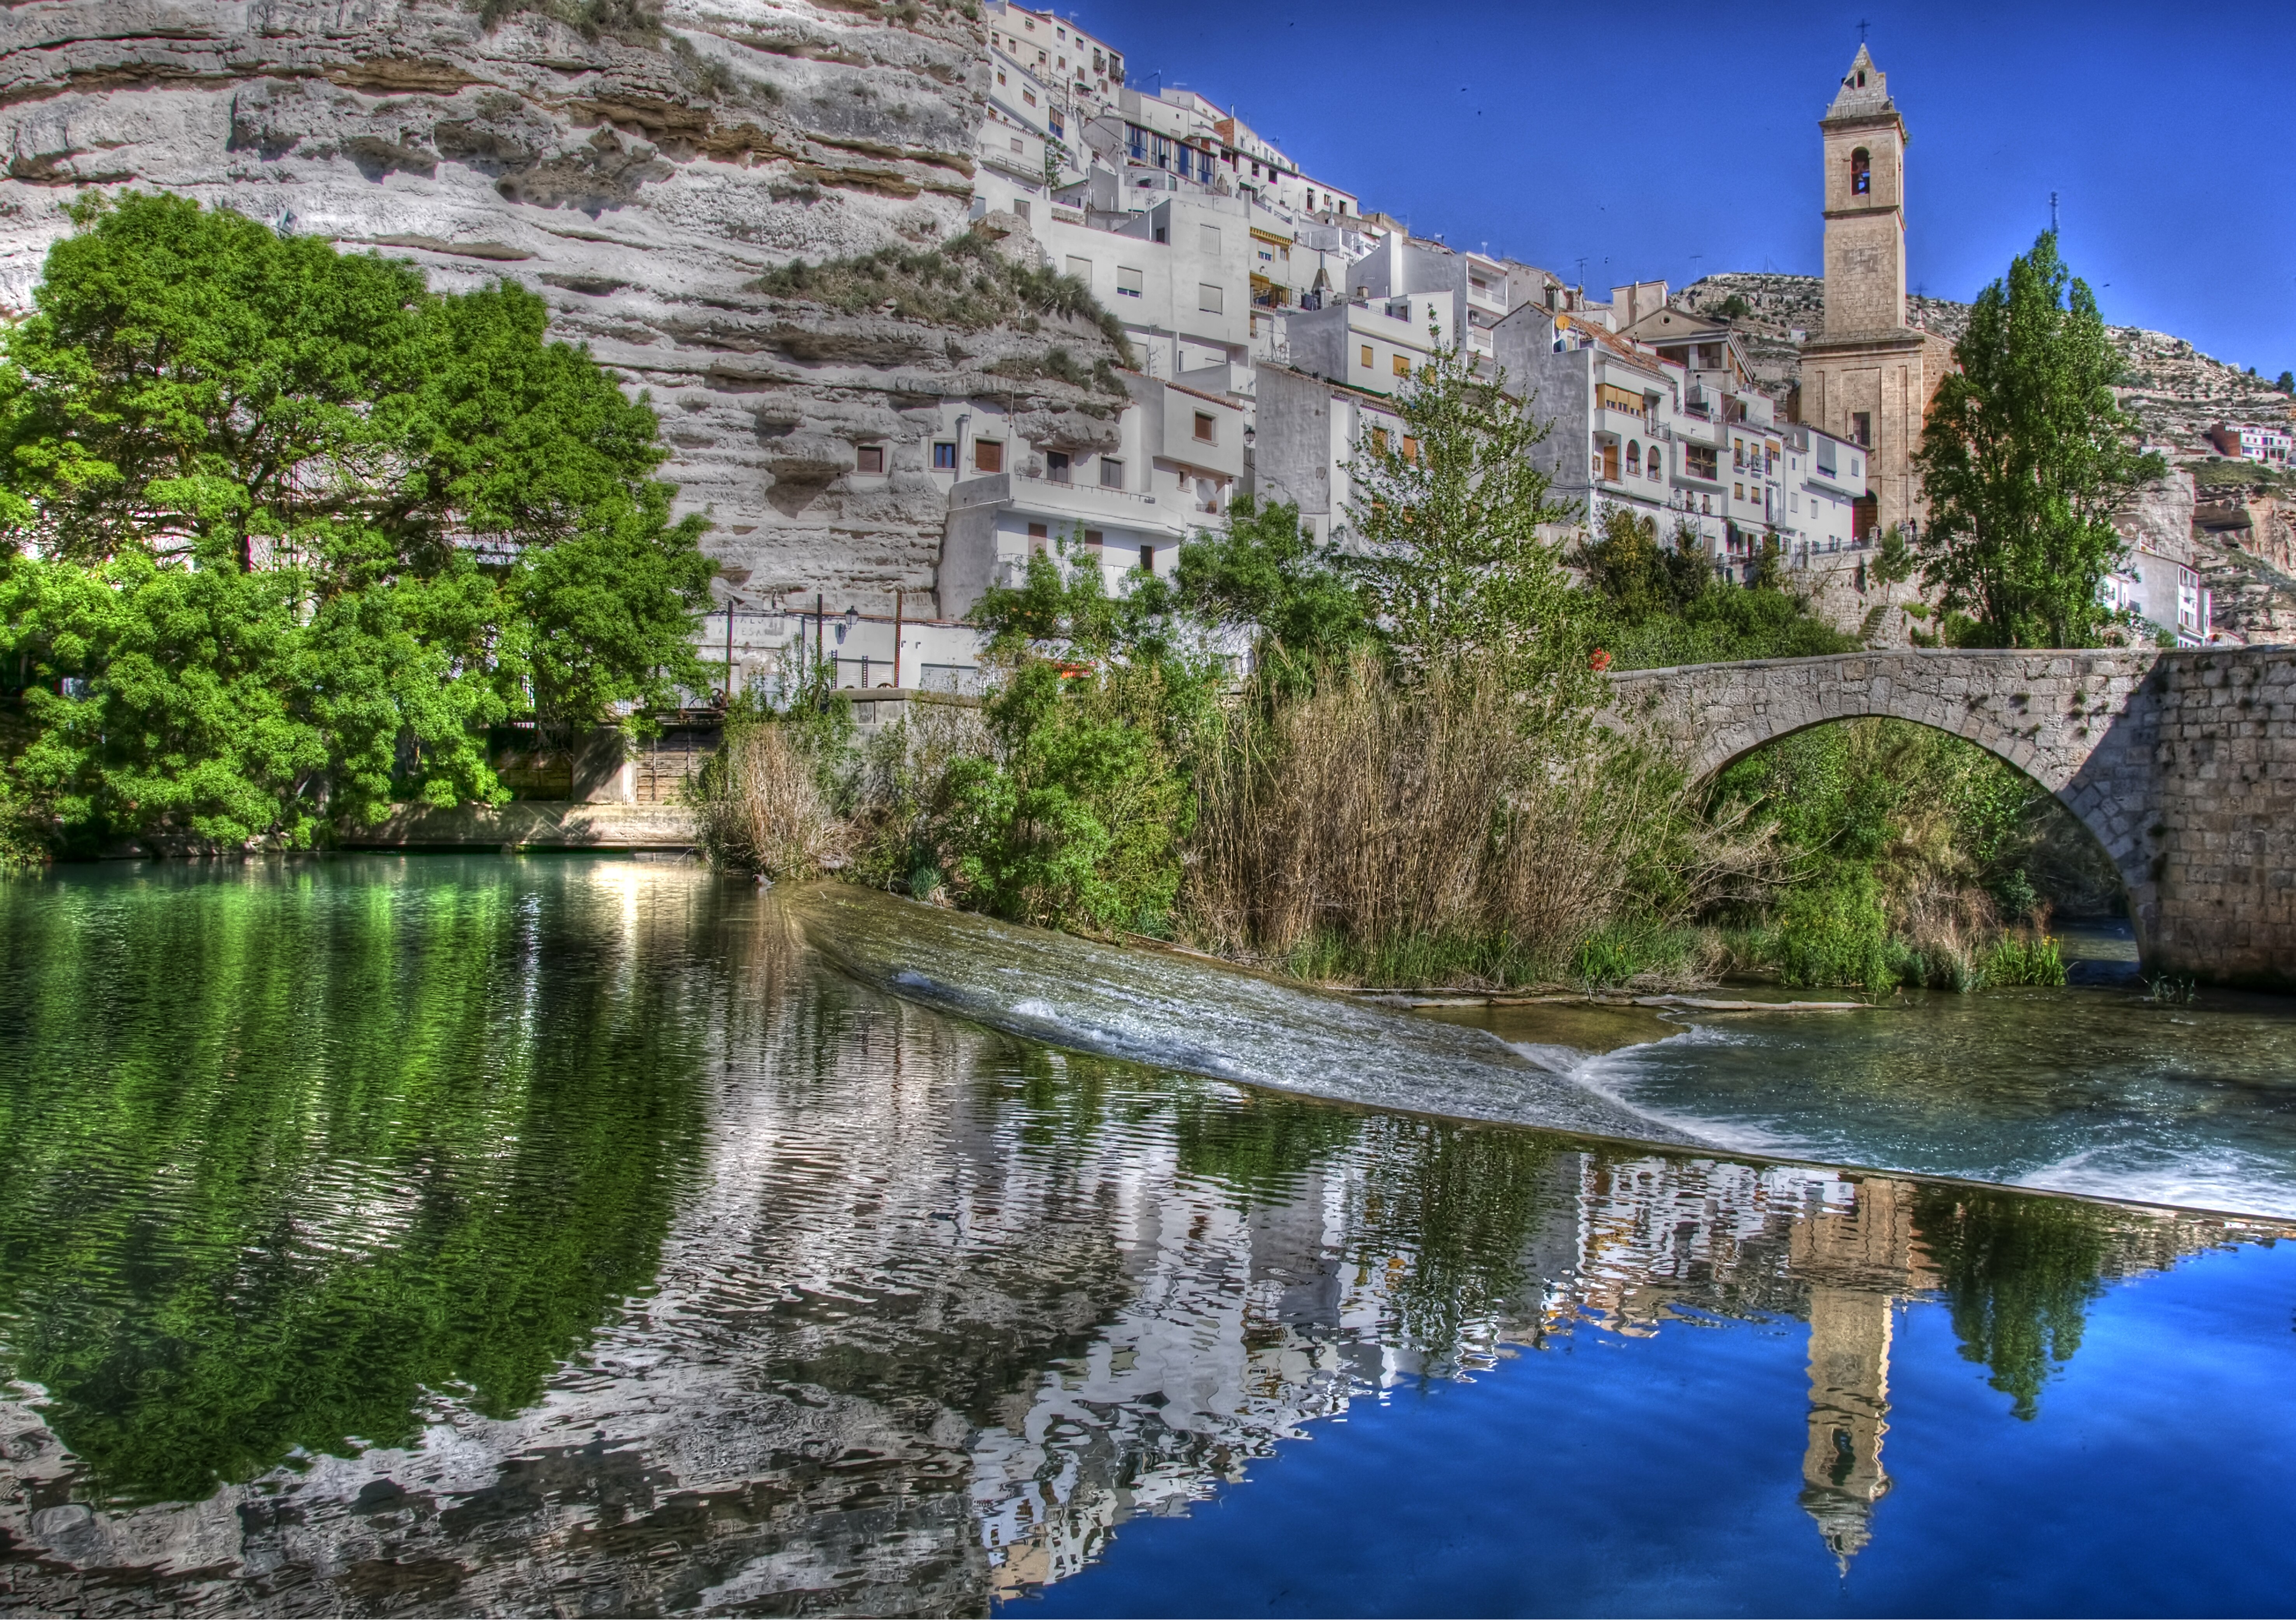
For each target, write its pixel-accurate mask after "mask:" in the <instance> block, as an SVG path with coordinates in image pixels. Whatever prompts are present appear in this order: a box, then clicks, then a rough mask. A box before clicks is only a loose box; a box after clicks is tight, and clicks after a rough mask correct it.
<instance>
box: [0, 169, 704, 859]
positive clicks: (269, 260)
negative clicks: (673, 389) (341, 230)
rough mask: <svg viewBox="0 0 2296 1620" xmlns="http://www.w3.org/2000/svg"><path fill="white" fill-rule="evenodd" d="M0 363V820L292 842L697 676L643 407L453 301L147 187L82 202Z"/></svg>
mask: <svg viewBox="0 0 2296 1620" xmlns="http://www.w3.org/2000/svg"><path fill="white" fill-rule="evenodd" d="M74 220H75V223H76V225H78V231H77V233H75V234H74V235H72V236H70V237H69V238H67V239H65V240H64V241H60V242H58V243H57V244H56V245H55V247H54V248H53V249H52V250H50V252H49V255H48V259H47V263H46V266H45V274H44V278H43V280H42V282H41V283H40V285H39V287H38V289H37V290H36V292H35V294H34V305H35V307H34V311H33V313H32V315H30V316H29V318H28V319H26V320H25V321H24V322H23V323H21V325H20V326H18V327H17V328H16V329H14V331H12V332H11V333H9V334H8V338H7V343H6V352H5V356H4V361H0V527H4V530H5V536H4V549H0V678H4V679H6V680H7V681H8V682H9V683H11V684H12V686H13V687H15V688H16V689H18V691H19V692H20V695H21V719H20V720H19V722H18V723H17V724H15V726H14V727H13V729H12V730H11V731H9V732H6V733H5V734H0V749H5V750H6V757H7V760H8V765H9V767H10V768H9V771H8V786H7V788H6V790H5V791H6V794H7V799H6V802H5V804H4V805H0V811H4V812H5V813H6V814H9V815H11V816H12V818H13V819H14V820H16V822H18V823H19V824H20V826H21V825H24V824H29V825H32V826H33V827H35V828H36V829H37V831H38V833H39V834H41V835H43V836H45V837H48V838H66V839H68V838H70V837H72V836H74V835H78V836H83V837H94V836H107V835H108V836H120V835H155V834H156V835H161V836H168V835H172V836H176V837H188V838H193V839H200V840H204V841H208V842H210V843H214V844H217V845H223V846H226V847H228V846H236V845H242V844H245V843H247V842H249V841H250V840H256V839H265V840H272V841H275V842H278V843H282V844H286V845H291V846H292V845H305V844H309V843H312V842H314V841H316V840H317V839H320V838H322V837H323V836H324V830H325V828H326V826H327V824H328V822H331V821H332V820H334V819H335V818H338V817H342V816H347V815H348V816H353V817H357V818H361V819H374V818H376V817H378V816H379V815H380V814H382V812H383V811H384V810H385V808H386V807H387V806H389V804H390V803H392V802H393V801H395V800H403V799H410V798H411V799H417V800H421V801H423V802H428V803H432V804H451V803H455V802H458V801H463V800H470V799H490V798H498V797H500V796H501V790H500V788H499V786H498V784H496V781H495V779H494V776H493V773H491V772H490V771H489V770H488V767H487V763H486V754H485V738H486V731H487V728H488V726H489V725H491V724H497V723H499V722H501V721H503V720H504V719H506V718H511V717H513V716H524V717H532V718H536V719H538V720H541V721H543V722H545V723H546V724H551V725H553V726H560V727H572V726H580V725H587V724H595V723H596V722H598V721H599V720H601V719H602V718H603V717H604V716H606V715H607V713H608V712H609V710H610V709H611V708H612V707H613V706H615V705H618V704H634V705H638V706H641V707H643V706H647V705H659V704H664V703H667V702H670V701H674V700H675V698H676V694H677V692H678V691H680V690H681V689H691V688H696V687H699V686H701V685H702V684H703V683H704V681H705V679H706V677H705V675H704V672H703V671H702V669H701V666H700V664H699V663H698V662H697V661H696V658H695V654H694V650H693V643H692V625H693V613H694V611H695V610H696V609H698V608H699V607H700V606H701V604H702V602H703V601H704V594H703V592H704V585H705V584H706V581H707V578H708V576H709V563H708V561H707V560H705V559H704V558H703V557H702V556H701V552H700V550H699V547H698V541H699V538H700V536H701V533H702V531H703V529H704V528H705V527H706V525H705V524H704V523H703V522H702V520H700V519H698V518H688V519H685V520H683V521H680V522H676V523H673V522H672V521H671V520H670V517H669V505H670V500H671V497H672V495H673V493H674V492H673V491H672V489H671V488H670V487H669V486H668V485H665V484H662V483H660V482H657V481H655V480H654V479H653V478H652V473H653V471H654V470H655V469H656V468H657V467H658V466H659V465H660V462H662V460H663V459H664V458H665V456H666V454H667V452H666V451H665V450H664V449H663V448H662V446H660V442H659V438H658V435H657V431H656V422H655V418H654V415H653V412H652V409H651V407H650V406H649V405H647V404H646V403H645V402H644V400H643V399H641V400H638V401H635V402H634V401H632V400H629V399H627V398H626V397H624V396H623V394H622V393H621V391H620V389H619V388H617V387H616V386H615V384H614V381H613V380H612V379H611V377H609V376H608V375H607V374H606V373H605V372H603V370H602V369H601V368H600V367H599V366H598V364H596V362H594V360H593V359H592V358H591V357H590V356H589V355H588V354H587V353H586V352H585V351H583V350H581V349H578V348H572V347H570V346H569V345H566V344H562V343H559V344H553V343H549V342H547V341H546V340H545V325H546V322H547V310H546V308H545V306H544V305H543V304H542V302H541V300H539V299H536V298H535V297H533V296H532V295H531V294H529V293H527V292H525V291H523V290H520V289H517V288H515V287H512V286H510V285H507V284H501V285H496V286H492V287H488V288H485V289H482V290H478V291H475V292H471V293H468V294H463V295H459V296H454V297H440V296H438V295H435V294H433V293H431V292H430V291H429V290H427V289H426V288H425V286H424V284H423V281H422V274H421V273H420V272H419V271H418V270H417V269H415V267H414V266H412V265H409V264H406V263H404V262H399V261H391V260H386V259H383V258H378V257H375V256H372V255H349V254H339V253H337V252H336V251H334V250H333V249H332V247H331V246H330V245H329V244H327V243H325V242H324V241H316V240H313V239H309V238H299V237H291V236H284V235H281V234H279V233H275V232H274V231H272V230H270V229H268V228H266V226H264V225H259V224H258V223H256V222H255V221H252V220H249V219H246V218H243V217H240V216H239V215H236V214H234V213H231V212H229V211H227V210H225V209H212V210H210V209H201V208H200V207H199V206H198V205H197V204H195V203H193V202H191V201H188V200H184V199H181V198H176V197H169V196H164V195H131V196H127V197H122V198H120V199H119V200H117V201H116V202H113V201H107V200H103V199H102V198H96V199H92V200H88V201H86V202H84V203H82V204H80V205H79V206H78V208H77V209H75V210H74Z"/></svg>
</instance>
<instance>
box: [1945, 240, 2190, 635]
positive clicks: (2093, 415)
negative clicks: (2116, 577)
mask: <svg viewBox="0 0 2296 1620" xmlns="http://www.w3.org/2000/svg"><path fill="white" fill-rule="evenodd" d="M1954 358H1955V361H1956V364H1957V365H1958V366H1959V370H1958V371H1956V372H1951V373H1948V375H1947V376H1946V378H1945V379H1944V380H1943V381H1942V382H1940V383H1939V386H1938V391H1937V397H1936V398H1935V399H1934V400H1933V401H1932V402H1931V406H1930V413H1929V420H1928V422H1927V424H1926V425H1925V427H1924V429H1923V441H1922V448H1921V451H1920V453H1919V454H1918V455H1917V456H1916V457H1915V464H1916V465H1917V466H1918V467H1919V469H1920V470H1921V475H1922V480H1923V488H1924V491H1925V493H1926V494H1927V495H1928V498H1929V503H1930V520H1929V524H1928V526H1927V528H1924V529H1923V531H1922V533H1921V536H1920V537H1919V541H1918V546H1917V549H1918V550H1919V551H1920V552H1921V554H1922V562H1923V580H1924V581H1925V583H1926V584H1928V585H1930V586H1931V588H1932V589H1933V590H1935V591H1936V592H1937V593H1938V596H1939V602H1940V605H1941V606H1942V607H1943V608H1944V609H1945V610H1947V611H1948V612H1949V613H1950V612H1962V613H1966V614H1967V615H1968V616H1969V617H1970V618H1971V619H1972V620H1973V621H1974V626H1973V628H1972V630H1971V632H1970V633H1969V634H1970V635H1971V637H1972V638H1973V639H1974V640H1976V641H1977V642H1981V643H1982V644H1986V645H1991V646H2003V647H2036V646H2038V647H2080V646H2087V645H2089V644H2091V643H2092V642H2094V640H2095V637H2096V634H2097V633H2098V631H2099V629H2100V628H2101V627H2102V626H2103V623H2104V621H2105V619H2106V618H2107V617H2108V615H2107V614H2106V611H2105V610H2104V608H2103V604H2102V603H2100V602H2099V601H2098V600H2097V587H2098V585H2099V584H2100V583H2101V582H2102V581H2103V578H2104V576H2105V575H2106V574H2107V573H2109V572H2110V571H2111V570H2112V569H2113V568H2114V567H2115V566H2116V565H2117V564H2118V563H2119V562H2120V558H2121V556H2122V554H2123V552H2124V549H2125V548H2124V547H2123V545H2122V544H2121V540H2120V535H2119V534H2118V532H2117V531H2116V530H2115V529H2114V528H2113V526H2112V513H2113V511H2114V509H2115V508H2116V507H2118V506H2119V505H2120V503H2122V502H2123V501H2124V500H2125V499H2127V498H2128V495H2130V494H2132V493H2133V492H2134V491H2135V490H2136V487H2138V486H2139V485H2141V484H2144V482H2146V481H2147V480H2149V479H2156V478H2160V477H2161V476H2163V475H2164V474H2165V473H2166V471H2167V470H2168V468H2167V463H2166V462H2164V461H2163V460H2162V459H2161V457H2160V456H2158V455H2153V454H2142V453H2140V452H2139V451H2137V450H2136V448H2134V447H2133V446H2134V443H2135V436H2136V424H2135V423H2134V422H2133V421H2131V420H2130V419H2129V418H2128V416H2127V415H2126V414H2125V413H2122V411H2121V410H2120V405H2118V404H2117V403H2116V402H2115V400H2114V398H2113V394H2112V389H2113V385H2114V383H2115V382H2117V381H2118V380H2120V375H2121V362H2120V356H2119V354H2118V353H2117V351H2115V349H2114V348H2113V347H2112V341H2111V340H2109V339H2108V338H2107V336H2106V335H2105V330H2104V321H2103V316H2101V315H2099V314H2098V313H2097V307H2096V299H2095V296H2094V295H2093V294H2092V293H2091V292H2090V290H2089V288H2088V284H2087V282H2083V281H2081V280H2079V278H2078V277H2076V276H2074V275H2072V274H2071V272H2070V271H2068V270H2067V269H2066V268H2065V266H2064V264H2063V262H2062V260H2060V259H2059V258H2058V257H2057V239H2056V235H2055V233H2054V232H2045V233H2042V235H2041V236H2040V237H2039V238H2038V240H2037V241H2035V242H2034V244H2033V250H2032V251H2031V252H2030V253H2029V254H2026V255H2025V256H2024V257H2022V258H2017V259H2013V260H2012V261H2011V263H2010V266H2009V274H2008V276H2007V277H2006V279H2005V281H1997V282H1994V283H1993V284H1992V285H1991V286H1989V287H1988V288H1987V289H1986V290H1984V291H1983V292H1982V293H1980V294H1979V295H1978V299H1977V303H1976V305H1975V307H1973V308H1972V310H1971V312H1970V319H1969V328H1968V331H1966V332H1965V333H1964V335H1963V337H1962V340H1961V341H1960V342H1958V343H1956V345H1955V346H1954Z"/></svg>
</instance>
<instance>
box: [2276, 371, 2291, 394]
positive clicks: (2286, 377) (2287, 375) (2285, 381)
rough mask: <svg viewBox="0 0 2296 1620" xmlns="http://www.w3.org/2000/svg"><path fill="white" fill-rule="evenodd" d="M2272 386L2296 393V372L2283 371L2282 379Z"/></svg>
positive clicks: (2285, 391)
mask: <svg viewBox="0 0 2296 1620" xmlns="http://www.w3.org/2000/svg"><path fill="white" fill-rule="evenodd" d="M2272 386H2273V387H2274V388H2276V389H2279V390H2280V391H2281V392H2282V393H2284V394H2296V372H2281V373H2280V380H2278V381H2277V382H2276V383H2274V384H2273V385H2272Z"/></svg>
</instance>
